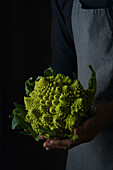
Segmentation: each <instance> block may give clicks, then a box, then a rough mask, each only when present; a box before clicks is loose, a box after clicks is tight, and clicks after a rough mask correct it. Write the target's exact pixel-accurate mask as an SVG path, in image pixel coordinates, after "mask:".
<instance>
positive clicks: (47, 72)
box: [44, 67, 56, 77]
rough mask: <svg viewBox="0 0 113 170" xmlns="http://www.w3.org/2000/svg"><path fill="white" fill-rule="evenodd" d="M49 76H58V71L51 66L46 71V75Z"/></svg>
mask: <svg viewBox="0 0 113 170" xmlns="http://www.w3.org/2000/svg"><path fill="white" fill-rule="evenodd" d="M48 76H56V72H55V71H54V70H53V69H52V68H51V67H49V68H47V69H46V70H45V71H44V77H48Z"/></svg>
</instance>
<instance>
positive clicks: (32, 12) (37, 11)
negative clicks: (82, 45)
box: [0, 0, 66, 170]
mask: <svg viewBox="0 0 113 170" xmlns="http://www.w3.org/2000/svg"><path fill="white" fill-rule="evenodd" d="M0 7H1V10H0V11H1V16H0V18H1V31H0V34H1V44H2V45H1V62H0V65H1V67H0V94H1V95H0V115H1V119H0V120H1V121H0V122H1V123H0V127H1V128H0V139H1V140H0V143H1V145H0V146H1V147H0V156H1V160H0V161H1V163H0V169H2V170H9V169H12V170H20V169H21V170H31V169H32V170H34V169H37V170H44V169H49V170H64V169H65V164H64V162H65V160H66V151H63V150H62V151H61V150H53V151H46V150H45V149H44V148H43V142H42V141H39V142H38V143H37V142H36V141H34V139H33V138H31V137H28V136H23V135H21V134H19V133H16V132H15V131H12V130H11V120H10V119H9V118H8V115H9V114H11V113H12V109H13V108H14V106H13V101H16V102H18V103H20V104H23V96H24V95H25V91H24V82H25V81H26V80H27V79H28V78H29V77H31V76H32V77H34V78H36V77H37V75H43V71H44V70H45V69H46V68H47V67H48V66H49V62H50V58H51V45H50V43H51V40H50V37H51V4H50V0H46V1H42V0H38V1H32V0H22V1H20V0H16V1H15V0H12V1H9V2H6V1H3V2H1V6H0Z"/></svg>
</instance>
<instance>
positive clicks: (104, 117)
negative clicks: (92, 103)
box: [40, 103, 113, 150]
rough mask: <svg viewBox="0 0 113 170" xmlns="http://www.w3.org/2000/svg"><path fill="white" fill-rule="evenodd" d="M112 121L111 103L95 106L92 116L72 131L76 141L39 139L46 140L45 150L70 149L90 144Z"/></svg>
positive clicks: (112, 110)
mask: <svg viewBox="0 0 113 170" xmlns="http://www.w3.org/2000/svg"><path fill="white" fill-rule="evenodd" d="M112 121H113V103H108V104H102V105H99V106H97V109H96V112H95V114H94V116H92V117H91V118H89V119H88V120H86V121H85V122H84V123H83V124H82V125H81V126H79V127H77V128H75V129H74V133H75V134H76V135H78V139H77V140H75V141H73V140H72V139H71V138H69V139H59V138H53V139H50V140H49V139H48V140H46V138H45V136H40V139H42V140H46V141H45V142H44V144H43V146H44V147H45V148H46V150H52V149H71V148H72V147H75V146H77V145H80V144H82V143H85V142H90V141H91V140H92V139H94V138H95V137H96V136H97V134H99V132H100V131H101V130H102V129H103V128H104V127H105V126H106V125H107V124H109V123H110V122H112Z"/></svg>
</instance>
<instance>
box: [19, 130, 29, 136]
mask: <svg viewBox="0 0 113 170" xmlns="http://www.w3.org/2000/svg"><path fill="white" fill-rule="evenodd" d="M19 133H20V134H22V135H30V136H31V135H32V134H31V132H21V131H20V132H19Z"/></svg>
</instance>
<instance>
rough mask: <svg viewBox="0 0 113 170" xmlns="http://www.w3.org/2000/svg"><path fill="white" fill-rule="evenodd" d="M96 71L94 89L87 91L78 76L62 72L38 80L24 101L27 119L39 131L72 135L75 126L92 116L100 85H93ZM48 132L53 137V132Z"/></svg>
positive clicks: (47, 134) (57, 134)
mask: <svg viewBox="0 0 113 170" xmlns="http://www.w3.org/2000/svg"><path fill="white" fill-rule="evenodd" d="M90 68H91V69H92V67H91V66H90ZM92 73H93V77H90V88H89V89H86V90H85V89H84V88H83V86H82V85H81V83H80V81H79V80H78V79H75V80H72V79H70V77H69V76H65V75H64V74H60V73H58V74H56V75H54V74H53V75H51V76H46V77H41V78H40V79H39V80H38V81H35V85H34V89H33V91H32V92H30V93H29V95H28V96H27V97H24V103H25V108H26V110H27V114H26V117H25V121H26V122H28V123H30V125H31V126H32V129H33V130H34V131H35V133H36V134H39V135H41V134H44V131H43V130H41V127H42V128H43V129H48V130H50V131H51V132H52V131H54V132H55V133H54V135H55V136H56V137H72V135H73V129H74V127H77V126H78V125H80V124H81V123H82V122H83V121H84V120H85V119H87V118H88V116H89V114H88V113H89V112H90V110H91V105H92V103H93V101H94V96H95V91H96V88H91V83H95V82H96V77H95V74H94V71H93V72H92ZM91 81H92V82H91ZM45 135H46V136H47V137H51V133H49V131H48V132H47V133H46V134H45Z"/></svg>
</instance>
